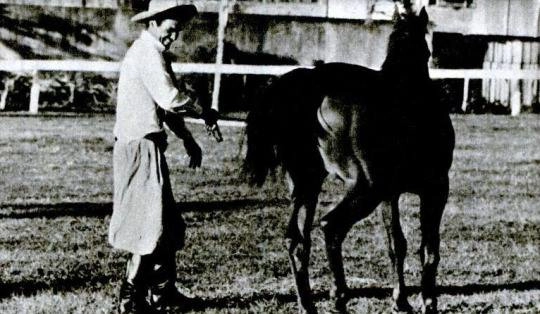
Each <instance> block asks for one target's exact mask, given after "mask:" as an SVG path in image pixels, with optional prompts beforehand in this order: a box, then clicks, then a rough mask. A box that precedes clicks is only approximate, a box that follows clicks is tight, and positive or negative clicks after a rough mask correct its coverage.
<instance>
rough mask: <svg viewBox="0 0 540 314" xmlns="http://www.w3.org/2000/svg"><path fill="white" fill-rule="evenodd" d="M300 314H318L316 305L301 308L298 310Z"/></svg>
mask: <svg viewBox="0 0 540 314" xmlns="http://www.w3.org/2000/svg"><path fill="white" fill-rule="evenodd" d="M298 313H299V314H317V308H316V307H315V305H310V306H308V307H300V308H299V309H298Z"/></svg>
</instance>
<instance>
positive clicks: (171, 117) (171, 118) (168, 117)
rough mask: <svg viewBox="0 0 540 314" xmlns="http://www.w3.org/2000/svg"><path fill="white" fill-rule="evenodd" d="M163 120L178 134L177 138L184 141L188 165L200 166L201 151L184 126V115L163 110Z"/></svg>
mask: <svg viewBox="0 0 540 314" xmlns="http://www.w3.org/2000/svg"><path fill="white" fill-rule="evenodd" d="M164 121H165V124H166V125H167V127H168V128H169V129H170V130H171V131H172V132H173V133H174V134H175V135H176V136H178V138H180V139H182V140H183V141H184V148H185V149H186V152H187V154H188V156H189V167H190V168H197V167H200V166H201V163H202V151H201V148H200V147H199V145H198V144H197V142H196V141H195V139H194V138H193V135H192V134H191V132H190V131H189V130H188V128H187V127H186V123H185V121H184V117H183V116H182V115H180V114H176V113H172V112H165V117H164Z"/></svg>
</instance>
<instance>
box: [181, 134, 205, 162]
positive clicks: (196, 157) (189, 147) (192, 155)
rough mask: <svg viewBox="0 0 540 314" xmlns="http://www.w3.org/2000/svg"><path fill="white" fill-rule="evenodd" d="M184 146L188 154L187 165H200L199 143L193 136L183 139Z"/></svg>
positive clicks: (200, 152)
mask: <svg viewBox="0 0 540 314" xmlns="http://www.w3.org/2000/svg"><path fill="white" fill-rule="evenodd" d="M184 147H185V148H186V152H187V154H188V156H189V167H190V168H193V169H195V168H198V167H200V166H201V163H202V151H201V148H200V147H199V144H197V142H195V140H194V139H193V138H189V139H185V140H184Z"/></svg>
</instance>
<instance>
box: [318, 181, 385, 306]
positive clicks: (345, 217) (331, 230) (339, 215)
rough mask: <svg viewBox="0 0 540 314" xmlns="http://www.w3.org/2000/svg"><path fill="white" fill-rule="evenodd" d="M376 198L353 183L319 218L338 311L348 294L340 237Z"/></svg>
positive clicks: (365, 215)
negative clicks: (336, 203) (335, 203)
mask: <svg viewBox="0 0 540 314" xmlns="http://www.w3.org/2000/svg"><path fill="white" fill-rule="evenodd" d="M380 201H381V200H380V198H379V197H378V194H377V193H375V191H372V189H359V188H358V186H353V187H352V188H350V189H349V191H348V192H347V195H346V196H345V197H344V198H343V200H342V201H341V202H340V203H339V204H338V205H337V206H336V207H335V208H334V209H332V210H331V211H330V212H329V213H328V214H326V215H325V216H324V217H323V219H322V222H321V224H322V228H323V232H324V236H325V244H326V253H327V256H328V262H329V263H330V269H331V270H332V273H333V274H334V287H333V289H332V291H331V297H332V299H333V300H334V302H335V307H336V310H337V311H338V312H341V313H346V312H347V301H348V298H349V296H348V288H347V282H346V280H345V271H344V269H343V256H342V252H341V251H342V244H343V240H344V239H345V237H346V236H347V233H348V232H349V230H351V228H352V226H353V225H354V224H355V223H356V222H358V221H359V220H361V219H363V218H365V217H367V216H368V215H369V214H371V213H372V212H373V210H374V209H375V208H376V207H377V205H378V204H379V203H380Z"/></svg>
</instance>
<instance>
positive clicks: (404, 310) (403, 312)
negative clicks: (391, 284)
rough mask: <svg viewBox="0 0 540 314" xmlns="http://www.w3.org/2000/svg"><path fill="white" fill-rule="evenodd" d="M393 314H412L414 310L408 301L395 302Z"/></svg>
mask: <svg viewBox="0 0 540 314" xmlns="http://www.w3.org/2000/svg"><path fill="white" fill-rule="evenodd" d="M392 313H394V314H411V313H413V308H412V306H411V304H410V303H409V301H407V299H403V300H398V301H394V304H393V305H392Z"/></svg>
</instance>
